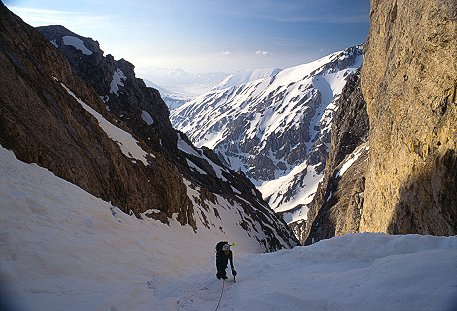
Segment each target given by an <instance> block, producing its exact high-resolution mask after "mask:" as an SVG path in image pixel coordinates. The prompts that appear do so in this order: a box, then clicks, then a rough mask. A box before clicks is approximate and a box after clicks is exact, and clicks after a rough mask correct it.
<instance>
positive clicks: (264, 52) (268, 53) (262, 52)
mask: <svg viewBox="0 0 457 311" xmlns="http://www.w3.org/2000/svg"><path fill="white" fill-rule="evenodd" d="M255 53H256V54H257V55H262V56H267V55H272V54H273V53H271V52H268V51H262V50H258V51H255Z"/></svg>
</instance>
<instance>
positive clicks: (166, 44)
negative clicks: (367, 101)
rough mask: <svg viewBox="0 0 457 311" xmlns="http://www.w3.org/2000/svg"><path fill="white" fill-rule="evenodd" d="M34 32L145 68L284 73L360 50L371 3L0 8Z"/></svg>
mask: <svg viewBox="0 0 457 311" xmlns="http://www.w3.org/2000/svg"><path fill="white" fill-rule="evenodd" d="M4 3H5V4H6V6H8V7H9V8H10V9H11V10H12V11H13V12H14V13H16V14H17V15H19V16H20V17H21V18H22V19H23V20H24V21H25V22H27V23H29V24H31V25H32V26H42V25H51V24H60V25H63V26H65V27H67V28H68V29H70V30H71V31H73V32H75V33H78V34H80V35H82V36H85V37H91V38H93V39H95V40H97V41H99V43H100V46H101V48H102V50H104V51H105V54H108V53H109V54H112V55H114V57H115V58H116V59H120V58H124V59H126V60H128V61H130V62H131V63H133V64H134V65H135V66H136V68H137V70H136V71H137V72H147V70H148V68H152V67H162V68H182V69H184V70H186V71H190V72H214V71H223V72H236V71H238V70H243V69H256V68H270V67H277V68H287V67H291V66H294V65H298V64H303V63H306V62H309V61H312V60H315V59H317V58H319V57H321V56H325V55H328V54H330V53H331V52H334V51H338V50H341V49H344V48H346V47H350V46H353V45H356V44H360V43H363V42H364V41H365V39H366V37H367V35H368V28H369V18H368V14H369V0H301V1H298V0H163V1H162V0H149V1H147V0H130V1H125V0H123V1H107V0H91V1H90V0H78V1H74V0H70V1H67V0H60V1H56V0H54V1H48V0H41V1H36V0H6V1H5V0H4Z"/></svg>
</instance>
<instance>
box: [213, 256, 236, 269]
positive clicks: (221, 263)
mask: <svg viewBox="0 0 457 311" xmlns="http://www.w3.org/2000/svg"><path fill="white" fill-rule="evenodd" d="M229 260H230V267H231V268H232V270H234V268H233V253H232V251H229V254H228V255H225V253H224V251H221V252H217V253H216V268H217V272H222V271H223V272H225V269H227V265H228V262H229Z"/></svg>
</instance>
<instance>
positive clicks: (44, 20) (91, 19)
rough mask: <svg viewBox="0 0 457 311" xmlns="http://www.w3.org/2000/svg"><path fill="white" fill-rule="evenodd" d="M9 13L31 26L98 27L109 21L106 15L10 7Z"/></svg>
mask: <svg viewBox="0 0 457 311" xmlns="http://www.w3.org/2000/svg"><path fill="white" fill-rule="evenodd" d="M9 9H10V10H11V11H13V12H14V13H16V14H17V15H19V16H20V17H21V18H22V19H23V20H24V21H25V22H27V23H29V24H31V25H32V26H46V25H78V24H79V25H98V26H99V27H103V26H102V23H103V22H107V21H109V20H110V19H111V17H110V16H107V15H90V14H89V13H84V12H71V11H57V10H45V9H34V8H23V7H10V8H9Z"/></svg>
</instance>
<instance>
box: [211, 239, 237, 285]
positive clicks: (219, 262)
mask: <svg viewBox="0 0 457 311" xmlns="http://www.w3.org/2000/svg"><path fill="white" fill-rule="evenodd" d="M229 260H230V268H231V269H232V275H233V277H234V278H235V276H236V271H235V268H234V267H233V253H232V251H231V250H230V244H228V242H226V241H221V242H219V243H217V244H216V268H217V274H216V277H217V278H218V279H219V280H220V279H224V280H227V273H226V272H225V269H227V265H228V261H229Z"/></svg>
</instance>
